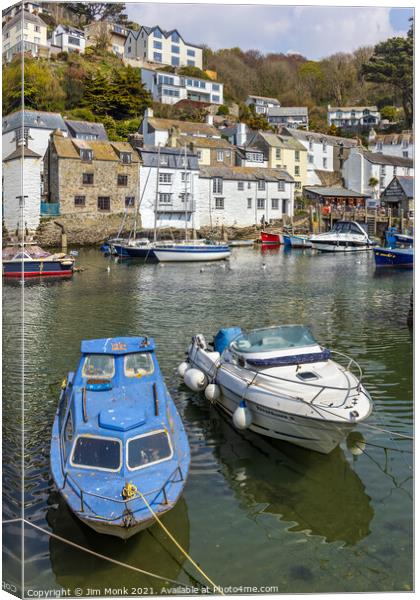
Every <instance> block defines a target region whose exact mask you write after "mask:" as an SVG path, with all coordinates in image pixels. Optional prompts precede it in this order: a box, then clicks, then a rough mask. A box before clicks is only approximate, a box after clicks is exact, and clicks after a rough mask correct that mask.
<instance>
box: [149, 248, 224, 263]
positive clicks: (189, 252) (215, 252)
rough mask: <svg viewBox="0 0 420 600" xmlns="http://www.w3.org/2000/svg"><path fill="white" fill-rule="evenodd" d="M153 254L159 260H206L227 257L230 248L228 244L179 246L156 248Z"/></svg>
mask: <svg viewBox="0 0 420 600" xmlns="http://www.w3.org/2000/svg"><path fill="white" fill-rule="evenodd" d="M154 254H155V257H156V258H157V260H158V261H159V262H208V261H213V260H224V259H226V258H229V256H230V249H229V247H228V246H221V247H220V248H218V247H216V248H214V247H213V248H212V247H206V246H202V247H195V248H194V247H188V246H184V247H179V248H156V249H155V250H154Z"/></svg>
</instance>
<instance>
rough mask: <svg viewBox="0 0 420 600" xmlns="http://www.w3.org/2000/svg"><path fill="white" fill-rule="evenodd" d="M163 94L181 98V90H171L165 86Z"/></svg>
mask: <svg viewBox="0 0 420 600" xmlns="http://www.w3.org/2000/svg"><path fill="white" fill-rule="evenodd" d="M162 96H171V97H172V98H179V90H169V89H168V88H163V90H162Z"/></svg>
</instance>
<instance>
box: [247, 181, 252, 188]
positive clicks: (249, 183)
mask: <svg viewBox="0 0 420 600" xmlns="http://www.w3.org/2000/svg"><path fill="white" fill-rule="evenodd" d="M248 189H249V190H250V189H251V182H250V181H248Z"/></svg>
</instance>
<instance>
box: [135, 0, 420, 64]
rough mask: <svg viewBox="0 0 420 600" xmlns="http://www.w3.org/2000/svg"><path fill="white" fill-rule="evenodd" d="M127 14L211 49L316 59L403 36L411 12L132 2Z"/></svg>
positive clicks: (319, 7) (386, 8)
mask: <svg viewBox="0 0 420 600" xmlns="http://www.w3.org/2000/svg"><path fill="white" fill-rule="evenodd" d="M127 14H128V16H129V18H130V19H131V20H133V21H137V22H138V23H140V24H143V25H148V26H152V25H160V26H161V27H162V28H163V29H175V28H176V29H178V30H179V32H180V34H181V35H182V37H183V38H184V39H185V40H186V41H188V42H191V43H195V44H198V45H200V44H206V45H207V46H209V47H210V48H212V49H213V50H216V49H219V48H232V47H235V46H238V47H240V48H241V49H242V50H249V49H257V50H260V52H262V53H263V54H266V53H269V52H282V53H298V54H302V55H303V56H305V57H306V58H308V59H313V60H318V59H321V58H324V57H326V56H329V55H331V54H335V53H336V52H351V51H353V50H355V49H356V48H359V47H360V46H373V45H375V44H376V43H378V42H380V41H383V40H386V39H388V38H389V37H393V36H398V35H405V34H406V32H407V30H408V27H409V22H408V19H409V17H410V16H411V15H412V14H413V9H412V8H390V7H377V6H370V7H369V6H366V7H360V6H359V7H349V6H341V7H332V6H269V5H265V6H264V5H217V4H200V5H194V4H158V3H156V4H154V3H152V4H141V3H138V4H137V3H133V4H127Z"/></svg>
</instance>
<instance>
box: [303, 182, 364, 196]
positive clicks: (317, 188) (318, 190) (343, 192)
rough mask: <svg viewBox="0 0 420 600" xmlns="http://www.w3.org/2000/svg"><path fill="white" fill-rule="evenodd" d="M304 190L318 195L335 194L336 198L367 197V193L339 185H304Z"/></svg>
mask: <svg viewBox="0 0 420 600" xmlns="http://www.w3.org/2000/svg"><path fill="white" fill-rule="evenodd" d="M304 190H305V191H308V192H312V193H314V194H319V195H320V196H336V197H337V198H369V195H368V194H362V193H361V192H355V191H354V190H348V189H347V188H344V187H341V186H332V187H324V186H322V185H314V186H305V187H304Z"/></svg>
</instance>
